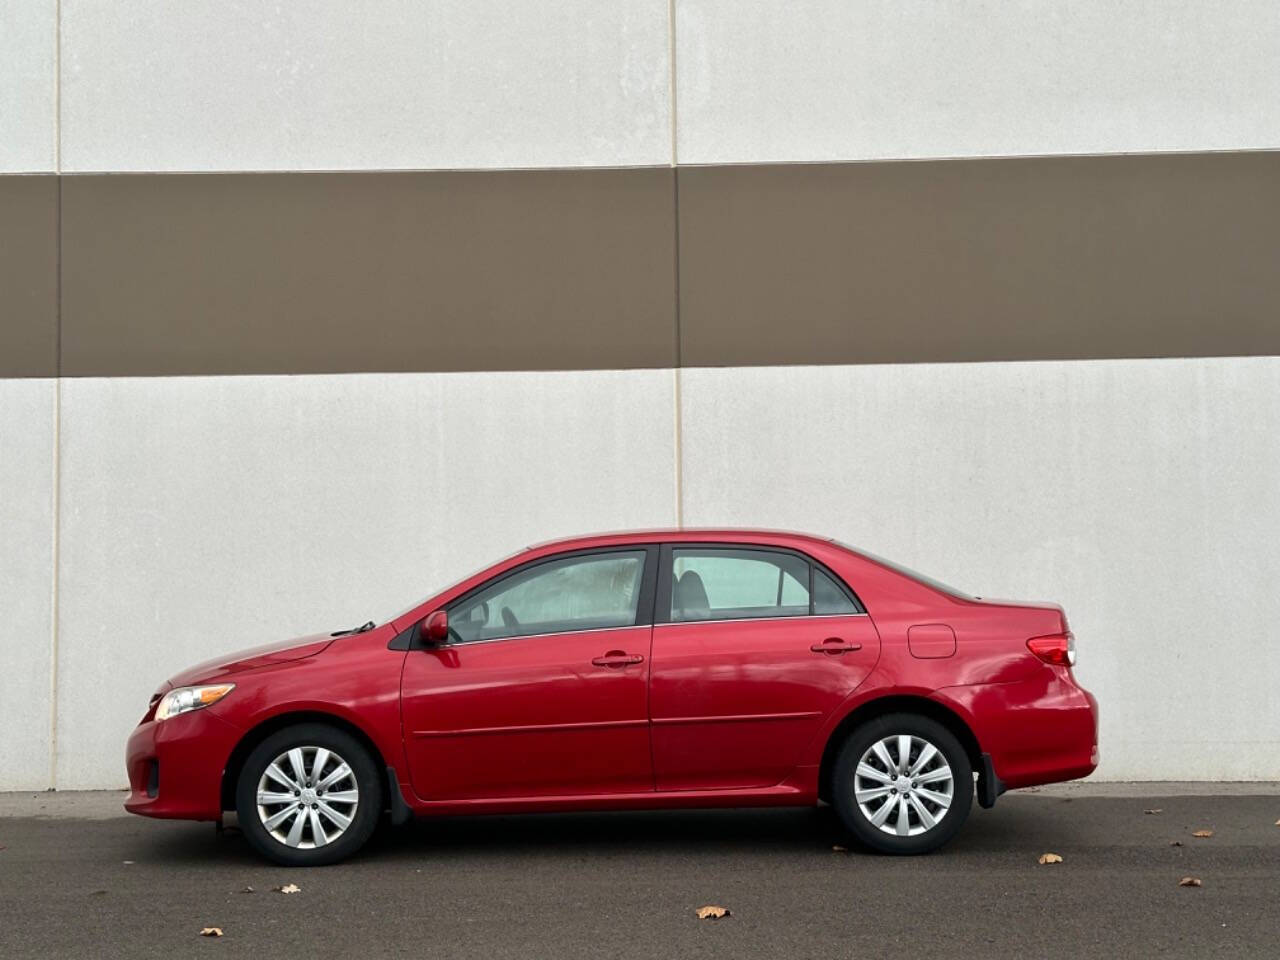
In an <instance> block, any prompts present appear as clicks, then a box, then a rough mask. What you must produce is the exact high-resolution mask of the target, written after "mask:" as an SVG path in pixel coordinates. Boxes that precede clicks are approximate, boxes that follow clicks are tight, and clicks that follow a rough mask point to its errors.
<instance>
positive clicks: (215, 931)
mask: <svg viewBox="0 0 1280 960" xmlns="http://www.w3.org/2000/svg"><path fill="white" fill-rule="evenodd" d="M200 936H202V937H220V936H222V928H221V927H204V928H203V929H201V931H200Z"/></svg>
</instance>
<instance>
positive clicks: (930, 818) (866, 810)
mask: <svg viewBox="0 0 1280 960" xmlns="http://www.w3.org/2000/svg"><path fill="white" fill-rule="evenodd" d="M853 795H854V799H855V800H856V801H857V803H858V809H859V810H861V811H862V815H863V816H864V817H866V818H867V820H869V821H870V822H871V825H872V826H873V827H875V828H876V829H878V830H881V831H882V832H884V833H888V834H891V835H892V836H895V837H918V836H920V835H921V834H922V833H928V832H929V831H930V830H932V829H933V828H934V827H936V826H937V825H938V824H939V823H941V822H942V819H943V818H944V817H945V816H946V815H947V811H948V810H950V809H951V801H952V799H953V798H954V796H955V778H954V777H953V776H952V774H951V765H950V764H949V763H947V758H946V757H944V756H943V755H942V751H941V750H939V749H938V748H937V747H935V746H934V745H933V744H932V743H930V742H929V741H928V740H925V739H924V738H923V737H916V736H912V735H910V734H905V733H903V734H897V735H895V736H892V737H885V738H884V739H882V740H877V741H876V742H875V743H873V744H872V745H871V746H870V747H868V748H867V752H866V753H864V754H863V755H862V759H861V760H859V761H858V766H857V768H856V769H855V770H854V773H853Z"/></svg>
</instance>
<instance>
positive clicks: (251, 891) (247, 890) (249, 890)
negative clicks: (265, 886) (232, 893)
mask: <svg viewBox="0 0 1280 960" xmlns="http://www.w3.org/2000/svg"><path fill="white" fill-rule="evenodd" d="M240 892H241V893H257V892H258V891H256V890H254V889H253V887H245V888H244V889H243V890H241V891H240Z"/></svg>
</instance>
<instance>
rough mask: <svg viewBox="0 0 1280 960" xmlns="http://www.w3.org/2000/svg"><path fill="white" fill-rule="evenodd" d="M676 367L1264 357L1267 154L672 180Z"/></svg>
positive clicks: (1275, 256) (921, 165)
mask: <svg viewBox="0 0 1280 960" xmlns="http://www.w3.org/2000/svg"><path fill="white" fill-rule="evenodd" d="M680 257H681V262H680V277H681V326H682V329H683V343H682V359H683V362H684V363H685V364H686V365H688V366H701V365H737V364H773V363H779V364H787V363H894V362H915V361H957V360H959V361H965V360H1040V359H1074V358H1103V357H1167V356H1174V357H1178V356H1192V357H1193V356H1222V355H1247V354H1276V353H1280V153H1238V154H1195V155H1167V154H1166V155H1152V156H1114V157H1056V158H1020V159H1007V160H1005V159H998V160H997V159H989V160H949V161H938V162H902V163H865V164H843V165H830V166H828V165H813V166H808V165H804V166H801V165H791V166H755V167H721V168H688V169H682V170H681V171H680Z"/></svg>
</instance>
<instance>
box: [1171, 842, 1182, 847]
mask: <svg viewBox="0 0 1280 960" xmlns="http://www.w3.org/2000/svg"><path fill="white" fill-rule="evenodd" d="M1169 846H1171V847H1180V846H1182V841H1181V840H1170V841H1169Z"/></svg>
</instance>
